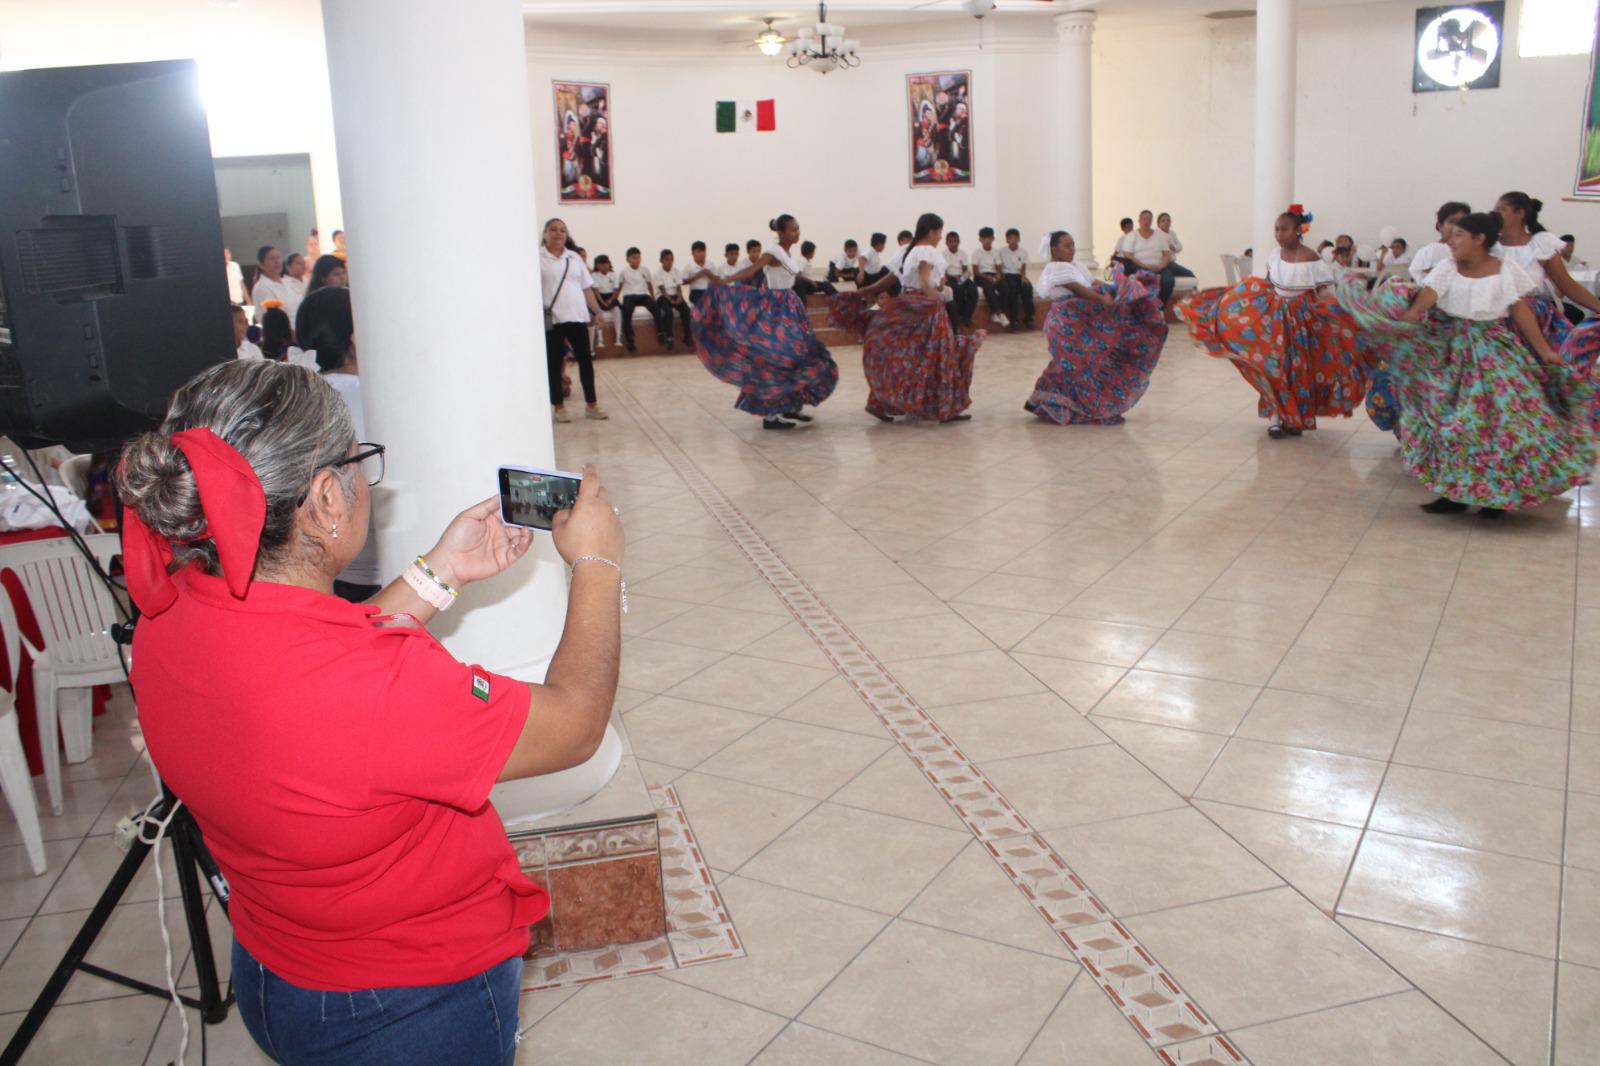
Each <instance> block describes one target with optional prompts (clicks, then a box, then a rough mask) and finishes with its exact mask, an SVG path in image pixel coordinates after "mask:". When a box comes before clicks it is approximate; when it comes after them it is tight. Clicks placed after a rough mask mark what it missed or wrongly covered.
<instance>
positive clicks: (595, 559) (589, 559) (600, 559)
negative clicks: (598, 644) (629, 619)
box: [572, 555, 628, 614]
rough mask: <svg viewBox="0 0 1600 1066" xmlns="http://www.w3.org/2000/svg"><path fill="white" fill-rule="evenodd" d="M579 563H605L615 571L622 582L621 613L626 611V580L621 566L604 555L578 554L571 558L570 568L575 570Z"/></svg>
mask: <svg viewBox="0 0 1600 1066" xmlns="http://www.w3.org/2000/svg"><path fill="white" fill-rule="evenodd" d="M579 563H605V564H606V565H607V566H609V567H611V569H613V570H615V571H616V572H617V580H618V581H620V582H621V584H622V613H623V614H627V613H628V582H627V579H626V578H624V577H623V576H622V567H621V566H619V565H618V564H617V563H616V562H614V561H612V560H610V559H607V558H606V557H605V556H604V555H580V556H578V557H577V558H576V559H574V560H572V569H574V570H576V569H577V568H578V564H579Z"/></svg>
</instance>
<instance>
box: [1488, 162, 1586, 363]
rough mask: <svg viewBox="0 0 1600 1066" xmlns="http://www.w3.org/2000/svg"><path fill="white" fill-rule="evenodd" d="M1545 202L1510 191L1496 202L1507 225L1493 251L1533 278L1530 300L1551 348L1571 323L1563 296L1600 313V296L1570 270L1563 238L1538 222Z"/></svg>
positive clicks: (1495, 206) (1561, 339)
mask: <svg viewBox="0 0 1600 1066" xmlns="http://www.w3.org/2000/svg"><path fill="white" fill-rule="evenodd" d="M1543 207H1544V201H1542V200H1536V199H1534V198H1533V197H1531V196H1529V195H1528V194H1527V193H1525V192H1508V193H1506V194H1505V195H1504V196H1502V197H1500V199H1499V200H1496V201H1495V205H1494V209H1495V211H1496V213H1498V214H1499V216H1500V218H1501V221H1502V222H1503V223H1504V224H1505V228H1504V229H1503V230H1501V231H1500V243H1499V245H1498V246H1496V248H1495V250H1494V254H1495V255H1496V256H1498V257H1499V258H1501V259H1509V260H1511V261H1512V262H1514V263H1516V264H1517V266H1519V267H1521V268H1522V270H1523V272H1524V273H1525V274H1527V275H1528V276H1529V277H1530V278H1532V279H1533V283H1534V291H1533V293H1532V294H1530V296H1529V299H1528V302H1529V303H1530V304H1532V305H1533V312H1534V314H1535V315H1536V316H1537V317H1538V319H1539V328H1540V329H1541V330H1542V331H1543V332H1544V336H1545V340H1547V341H1549V342H1550V345H1551V346H1552V347H1559V346H1560V345H1561V342H1562V341H1564V340H1566V339H1567V334H1568V333H1569V332H1570V331H1571V329H1572V323H1570V322H1568V321H1567V316H1566V315H1564V314H1562V313H1561V298H1562V297H1566V298H1567V299H1569V300H1571V301H1572V302H1573V303H1575V304H1577V305H1578V306H1579V307H1582V308H1584V309H1585V310H1588V311H1591V312H1594V313H1595V314H1600V299H1597V298H1596V297H1595V295H1594V293H1592V292H1590V291H1589V290H1588V289H1585V288H1584V287H1583V286H1582V285H1579V284H1578V283H1577V282H1576V281H1574V280H1573V279H1572V275H1571V274H1569V273H1567V261H1566V260H1565V259H1562V258H1561V241H1560V240H1559V239H1558V238H1557V237H1556V235H1555V234H1553V233H1551V232H1550V231H1549V230H1547V229H1545V228H1544V226H1542V225H1540V223H1539V211H1540V210H1541V209H1542V208H1543Z"/></svg>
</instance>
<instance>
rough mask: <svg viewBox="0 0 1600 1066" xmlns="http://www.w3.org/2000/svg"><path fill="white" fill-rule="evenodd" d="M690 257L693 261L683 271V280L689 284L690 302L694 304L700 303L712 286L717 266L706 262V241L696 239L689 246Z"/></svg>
mask: <svg viewBox="0 0 1600 1066" xmlns="http://www.w3.org/2000/svg"><path fill="white" fill-rule="evenodd" d="M689 258H690V259H691V260H692V261H693V262H692V263H691V265H690V266H689V268H688V269H686V270H685V271H684V272H683V280H684V282H685V283H686V284H687V285H688V286H689V303H690V304H691V305H693V304H697V303H699V302H700V301H701V299H702V298H704V296H705V294H706V290H707V289H709V288H711V283H712V282H713V281H715V280H716V277H717V267H716V264H715V263H708V262H706V242H705V241H695V242H694V243H693V244H691V245H690V246H689Z"/></svg>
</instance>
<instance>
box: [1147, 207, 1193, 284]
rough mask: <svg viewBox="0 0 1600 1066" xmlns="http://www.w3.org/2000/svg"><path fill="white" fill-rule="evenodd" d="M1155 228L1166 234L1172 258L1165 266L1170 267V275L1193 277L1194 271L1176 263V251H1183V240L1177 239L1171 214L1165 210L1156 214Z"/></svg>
mask: <svg viewBox="0 0 1600 1066" xmlns="http://www.w3.org/2000/svg"><path fill="white" fill-rule="evenodd" d="M1156 229H1158V230H1160V231H1161V232H1162V233H1163V234H1165V235H1166V238H1167V245H1168V246H1169V249H1170V250H1171V252H1172V259H1171V261H1170V262H1168V263H1167V266H1169V267H1171V268H1172V276H1173V277H1175V278H1192V277H1194V271H1192V270H1190V269H1189V268H1188V267H1186V266H1180V265H1179V264H1178V253H1180V252H1182V251H1183V242H1182V241H1181V240H1179V239H1178V231H1177V230H1175V229H1173V228H1172V216H1171V215H1170V214H1168V213H1167V212H1165V211H1163V212H1161V213H1160V214H1159V215H1157V216H1156Z"/></svg>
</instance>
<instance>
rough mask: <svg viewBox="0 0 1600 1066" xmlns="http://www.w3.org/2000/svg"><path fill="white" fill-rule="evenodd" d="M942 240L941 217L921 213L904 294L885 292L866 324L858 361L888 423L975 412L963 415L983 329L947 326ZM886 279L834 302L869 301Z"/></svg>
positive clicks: (875, 411)
mask: <svg viewBox="0 0 1600 1066" xmlns="http://www.w3.org/2000/svg"><path fill="white" fill-rule="evenodd" d="M943 238H944V219H942V218H940V217H939V216H938V215H935V214H931V213H930V214H925V215H923V216H922V217H921V218H919V219H917V228H916V230H915V232H913V233H912V235H911V246H910V248H909V250H908V251H907V252H906V254H905V257H904V259H902V260H901V262H900V267H899V271H898V276H899V282H900V293H899V295H897V296H887V295H883V296H880V297H879V299H878V310H877V311H875V312H873V314H872V316H871V318H870V319H869V320H868V321H867V323H866V330H865V336H864V337H863V338H862V341H861V365H862V369H864V370H865V371H866V375H867V386H868V388H869V395H868V397H867V412H868V413H869V414H871V415H873V416H874V417H876V418H880V419H882V420H883V421H885V422H892V421H894V419H895V418H896V417H899V416H905V417H907V418H919V419H926V420H928V421H933V422H965V421H966V420H968V419H970V418H971V417H972V416H971V415H969V414H966V413H964V412H965V411H966V409H967V408H968V407H970V406H971V405H972V398H971V396H970V395H969V394H970V392H971V389H972V364H973V359H974V358H975V357H976V356H977V354H978V348H979V347H981V346H982V344H983V339H984V337H985V336H986V334H985V333H984V331H982V330H979V331H978V332H976V333H974V334H972V335H971V336H970V337H958V336H956V334H955V332H954V331H953V330H952V329H951V328H950V316H949V315H947V314H946V313H945V309H944V300H943V299H942V298H941V294H940V291H939V290H940V287H941V286H942V285H944V279H945V268H946V263H945V258H944V254H943V253H942V252H940V251H939V244H940V242H941V241H942V240H943ZM883 284H884V282H880V283H879V284H878V285H874V286H871V287H869V288H867V289H865V290H863V291H862V293H860V294H844V293H841V294H840V296H839V297H836V300H837V301H839V304H842V303H844V302H846V301H845V297H846V296H847V295H855V296H858V298H859V299H861V300H870V299H871V294H872V293H873V292H874V291H875V290H877V289H878V288H879V286H880V285H883ZM839 304H836V305H835V306H836V307H838V306H839Z"/></svg>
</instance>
